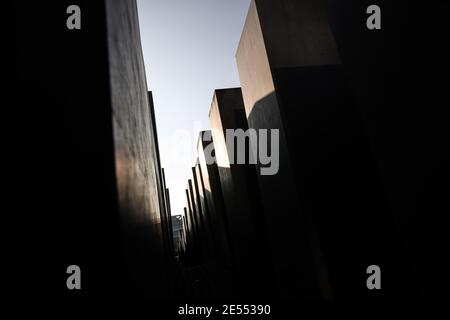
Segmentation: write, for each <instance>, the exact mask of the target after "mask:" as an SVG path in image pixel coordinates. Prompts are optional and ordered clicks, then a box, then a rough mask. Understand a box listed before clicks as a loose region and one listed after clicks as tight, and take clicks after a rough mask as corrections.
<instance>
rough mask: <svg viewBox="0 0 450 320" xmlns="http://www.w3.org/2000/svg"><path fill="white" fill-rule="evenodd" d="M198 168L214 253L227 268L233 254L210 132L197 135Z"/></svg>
mask: <svg viewBox="0 0 450 320" xmlns="http://www.w3.org/2000/svg"><path fill="white" fill-rule="evenodd" d="M197 149H198V159H199V166H200V169H201V172H202V181H203V186H204V193H205V199H206V205H207V207H208V214H209V219H210V221H211V226H212V229H211V231H212V235H213V242H214V246H215V248H214V251H215V253H216V259H217V261H218V262H219V263H220V264H222V265H223V266H225V267H227V268H231V267H232V266H233V261H234V258H233V253H232V249H231V243H230V235H229V226H228V221H227V217H226V216H225V212H224V200H223V195H222V187H221V185H220V177H219V172H218V168H217V163H216V162H215V161H209V160H212V157H213V155H214V154H215V151H214V140H213V137H212V133H211V131H203V132H201V133H200V135H199V139H198V144H197Z"/></svg>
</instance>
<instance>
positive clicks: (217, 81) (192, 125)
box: [137, 0, 250, 215]
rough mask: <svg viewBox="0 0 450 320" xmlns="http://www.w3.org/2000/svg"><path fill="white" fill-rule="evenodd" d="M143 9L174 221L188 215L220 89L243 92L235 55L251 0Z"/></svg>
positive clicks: (169, 2) (158, 0)
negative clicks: (199, 146)
mask: <svg viewBox="0 0 450 320" xmlns="http://www.w3.org/2000/svg"><path fill="white" fill-rule="evenodd" d="M137 3H138V10H139V24H140V29H141V41H142V49H143V53H144V60H145V67H146V75H147V84H148V87H149V90H151V91H152V92H153V99H154V103H155V114H156V126H157V129H158V138H159V148H160V154H161V162H162V166H163V167H164V168H165V172H166V183H167V186H168V188H169V190H170V197H171V207H172V215H177V214H182V212H183V208H184V207H185V205H186V194H185V189H186V187H187V180H188V179H189V178H191V176H192V173H191V172H192V171H191V167H192V166H193V165H194V164H195V159H196V156H197V151H196V142H197V137H198V133H199V131H201V130H205V129H208V128H209V121H208V113H209V108H210V106H211V100H212V96H213V93H214V89H220V88H230V87H239V86H240V84H239V76H238V72H237V67H236V60H235V54H236V49H237V46H238V43H239V39H240V36H241V32H242V28H243V26H244V21H245V17H246V15H247V11H248V8H249V6H250V0H137Z"/></svg>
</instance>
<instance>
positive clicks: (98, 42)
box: [1, 1, 167, 298]
mask: <svg viewBox="0 0 450 320" xmlns="http://www.w3.org/2000/svg"><path fill="white" fill-rule="evenodd" d="M72 4H74V3H73V2H70V1H58V2H51V3H50V2H48V3H37V2H32V1H29V2H26V3H20V5H18V6H17V8H15V10H14V12H15V13H14V19H15V23H14V27H15V30H14V31H13V33H14V34H15V36H16V37H17V39H16V40H17V41H13V42H14V45H15V46H16V47H15V52H14V55H15V56H16V59H17V60H16V63H15V67H16V70H15V74H16V75H17V80H18V81H17V83H15V84H17V93H16V96H15V97H16V101H17V105H16V106H14V108H13V109H15V110H20V112H21V113H22V112H23V113H22V115H20V117H15V115H11V118H10V119H11V120H13V121H14V122H16V121H17V122H16V123H21V124H22V125H23V131H21V137H23V138H25V137H27V138H26V139H24V140H23V141H20V140H21V139H19V141H17V142H15V144H16V148H17V153H15V152H14V153H15V154H16V155H17V158H18V159H19V160H18V161H17V162H16V165H18V166H19V167H22V168H29V169H30V170H26V171H27V172H26V173H25V172H24V175H23V176H22V173H21V172H23V171H22V170H18V171H17V175H16V176H15V178H14V181H11V185H10V186H11V189H10V190H12V191H13V194H12V195H11V196H10V197H9V196H8V198H9V199H11V200H12V201H13V202H14V203H16V204H17V203H22V204H23V205H22V206H21V208H20V209H18V211H20V212H18V214H17V215H11V216H10V218H11V220H9V218H8V219H5V220H4V223H5V225H6V226H8V229H9V230H10V232H8V233H7V234H8V236H7V237H10V236H11V238H10V239H9V241H3V239H2V241H1V242H2V243H3V244H5V243H8V242H10V240H11V239H15V240H14V242H15V245H14V246H13V247H12V246H11V247H10V246H8V247H9V248H5V250H3V246H2V253H3V256H2V261H4V262H5V263H2V273H3V274H7V275H8V277H7V278H8V279H6V280H5V281H4V282H3V285H2V287H3V290H5V292H8V294H9V295H10V296H15V295H20V296H23V295H25V296H29V297H35V296H39V297H98V296H122V295H126V296H127V297H130V296H138V297H149V298H162V297H164V296H165V295H166V293H167V290H166V285H165V283H164V278H165V277H164V269H165V264H164V253H163V237H162V229H161V215H160V213H161V207H160V202H159V191H158V190H159V187H160V185H159V184H160V181H159V179H158V177H157V173H158V172H159V170H160V168H159V165H158V162H157V156H158V155H157V153H158V152H157V149H156V145H155V143H156V139H155V136H154V132H155V128H154V126H153V124H152V121H151V113H150V110H149V104H150V101H149V98H148V95H147V85H146V80H145V79H146V77H145V72H144V63H143V59H142V52H141V43H140V38H139V37H140V36H139V26H138V16H137V9H136V3H135V1H96V2H95V3H94V2H92V1H80V2H78V3H77V4H78V5H80V7H81V21H82V22H81V30H69V29H68V28H67V27H66V19H67V18H68V17H69V15H67V14H66V11H67V8H68V7H69V6H70V5H72ZM25 7H26V8H27V9H26V10H24V8H25ZM36 17H39V18H38V20H39V22H38V25H39V27H36ZM24 88H27V94H26V95H24V94H23V92H24V91H23V90H24ZM18 97H21V98H20V99H17V98H18ZM24 114H26V116H24ZM17 116H19V115H17ZM19 149H20V150H21V151H20V150H19ZM25 150H26V151H25ZM25 153H26V155H25ZM22 155H23V156H22ZM19 183H20V185H21V186H20V187H19V185H18V184H19ZM23 186H26V187H25V188H24V187H23ZM19 190H20V192H17V193H16V191H19ZM19 193H20V194H19ZM19 200H20V201H19ZM25 203H28V204H29V205H25ZM19 216H20V219H19ZM4 235H5V233H3V234H2V236H4ZM6 261H7V262H6ZM73 264H75V265H78V266H79V267H80V268H81V277H82V278H81V279H82V290H68V289H67V287H66V280H67V274H66V270H67V268H68V267H69V266H70V265H73ZM30 266H33V267H32V268H33V270H34V271H33V272H35V273H36V278H35V279H34V280H33V285H31V286H30V283H29V279H27V277H24V274H27V273H28V272H29V270H28V269H29V268H30ZM105 266H107V267H105ZM3 267H6V270H3ZM37 275H38V276H37ZM111 279H114V280H113V281H112V280H111Z"/></svg>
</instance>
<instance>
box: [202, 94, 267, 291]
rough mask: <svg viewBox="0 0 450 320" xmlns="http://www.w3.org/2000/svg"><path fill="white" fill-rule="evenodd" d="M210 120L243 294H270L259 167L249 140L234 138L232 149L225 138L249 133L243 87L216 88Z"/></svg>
mask: <svg viewBox="0 0 450 320" xmlns="http://www.w3.org/2000/svg"><path fill="white" fill-rule="evenodd" d="M209 119H210V126H211V131H212V135H213V139H214V148H215V155H216V161H217V165H218V172H219V178H220V184H221V189H222V194H223V198H224V207H225V214H226V216H227V221H228V224H229V232H230V239H231V244H232V250H233V252H234V254H235V267H236V270H237V272H238V274H239V275H240V276H242V283H245V286H244V287H245V289H243V290H242V291H241V294H243V295H245V294H248V295H250V296H252V297H255V295H260V294H261V295H263V294H264V293H265V292H266V293H267V294H269V293H271V292H272V287H271V286H270V280H271V279H272V275H271V273H270V272H269V270H270V269H271V266H270V262H267V260H266V259H265V257H264V256H265V255H266V252H267V248H266V247H265V246H266V244H267V240H266V226H265V223H266V222H265V217H264V215H263V214H262V213H261V211H262V206H261V199H260V195H259V187H258V183H257V177H256V169H255V166H254V165H253V164H250V163H249V161H250V160H249V155H250V152H251V150H250V141H249V139H247V140H246V141H245V142H244V141H241V140H240V139H238V138H234V149H233V151H231V150H229V149H228V148H227V142H228V143H229V142H230V141H227V140H226V138H227V130H233V131H234V130H237V129H240V130H243V131H244V132H246V131H247V129H248V126H247V119H246V116H245V109H244V101H243V99H242V93H241V89H240V88H232V89H221V90H216V91H215V93H214V97H213V101H212V104H211V110H210V113H209ZM239 144H242V146H241V147H239ZM234 150H237V151H236V152H235V151H234ZM231 152H233V154H232V153H231ZM239 152H243V153H245V155H246V158H247V160H246V161H245V162H244V161H242V162H244V163H239V160H238V159H239V157H240V156H243V155H239V154H238V153H239ZM246 290H247V292H246Z"/></svg>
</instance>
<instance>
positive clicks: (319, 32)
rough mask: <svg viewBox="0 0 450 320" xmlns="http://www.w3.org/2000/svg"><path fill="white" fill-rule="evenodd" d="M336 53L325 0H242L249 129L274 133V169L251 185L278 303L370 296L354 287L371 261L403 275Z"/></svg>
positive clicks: (241, 51) (241, 60) (242, 71)
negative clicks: (256, 189)
mask: <svg viewBox="0 0 450 320" xmlns="http://www.w3.org/2000/svg"><path fill="white" fill-rule="evenodd" d="M338 51H339V50H338V46H337V44H336V42H335V40H334V34H333V31H332V28H331V26H330V23H329V21H328V14H327V6H326V3H325V2H323V1H307V0H305V1H294V0H285V1H276V2H275V1H268V0H254V1H252V4H251V7H250V10H249V13H248V16H247V20H246V23H245V27H244V31H243V33H242V38H241V41H240V44H239V48H238V50H237V63H238V69H239V75H240V79H241V85H242V92H243V97H244V101H245V109H246V114H247V119H248V123H249V127H250V128H254V129H258V130H259V129H269V130H272V129H277V130H279V171H278V172H277V173H276V174H275V175H266V176H265V175H261V174H260V175H259V185H260V187H261V193H262V199H263V205H264V213H265V216H266V219H267V222H268V226H269V230H268V233H269V244H270V246H271V254H272V256H271V259H272V261H274V263H275V265H276V266H275V268H276V272H277V275H278V284H279V290H280V295H281V297H283V298H299V297H317V298H332V297H348V296H361V295H367V296H373V295H376V294H377V293H375V292H373V291H372V292H370V291H368V290H367V287H366V285H365V282H361V277H363V275H364V272H365V271H366V269H367V267H368V266H369V265H371V264H372V263H373V261H374V260H376V261H378V263H379V264H381V265H384V266H388V267H387V268H389V269H390V272H392V273H390V274H391V275H395V276H394V277H393V278H395V277H397V276H398V277H399V278H401V277H402V276H403V275H402V274H401V272H400V270H399V269H398V268H397V266H399V265H401V262H402V260H401V258H397V257H400V256H401V255H400V252H401V248H400V247H399V243H398V238H397V237H396V234H395V232H394V229H395V228H394V224H393V221H392V216H391V215H390V213H389V210H387V208H386V204H385V198H384V195H383V190H382V188H381V186H380V181H379V177H378V173H377V165H376V163H375V161H374V159H373V157H372V154H371V151H370V145H369V140H368V137H367V134H366V132H365V130H364V127H363V125H362V122H361V117H360V115H359V114H358V112H357V110H356V108H355V97H354V95H353V94H352V92H351V91H349V87H348V78H347V76H346V73H345V68H344V66H343V65H342V63H341V57H340V55H339V52H338ZM262 167H263V166H262V165H261V164H260V163H259V164H258V171H260V170H259V169H261V168H262ZM374 220H377V221H378V222H377V224H374V223H373V221H374ZM374 239H378V241H377V240H374ZM380 239H381V240H380ZM286 257H288V258H286ZM371 261H372V262H371ZM393 278H391V279H393ZM402 283H403V282H402ZM388 286H389V290H386V292H385V293H387V294H389V293H394V292H399V291H402V290H404V289H402V288H401V286H399V285H397V284H396V283H395V281H391V282H390V284H389V285H388Z"/></svg>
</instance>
